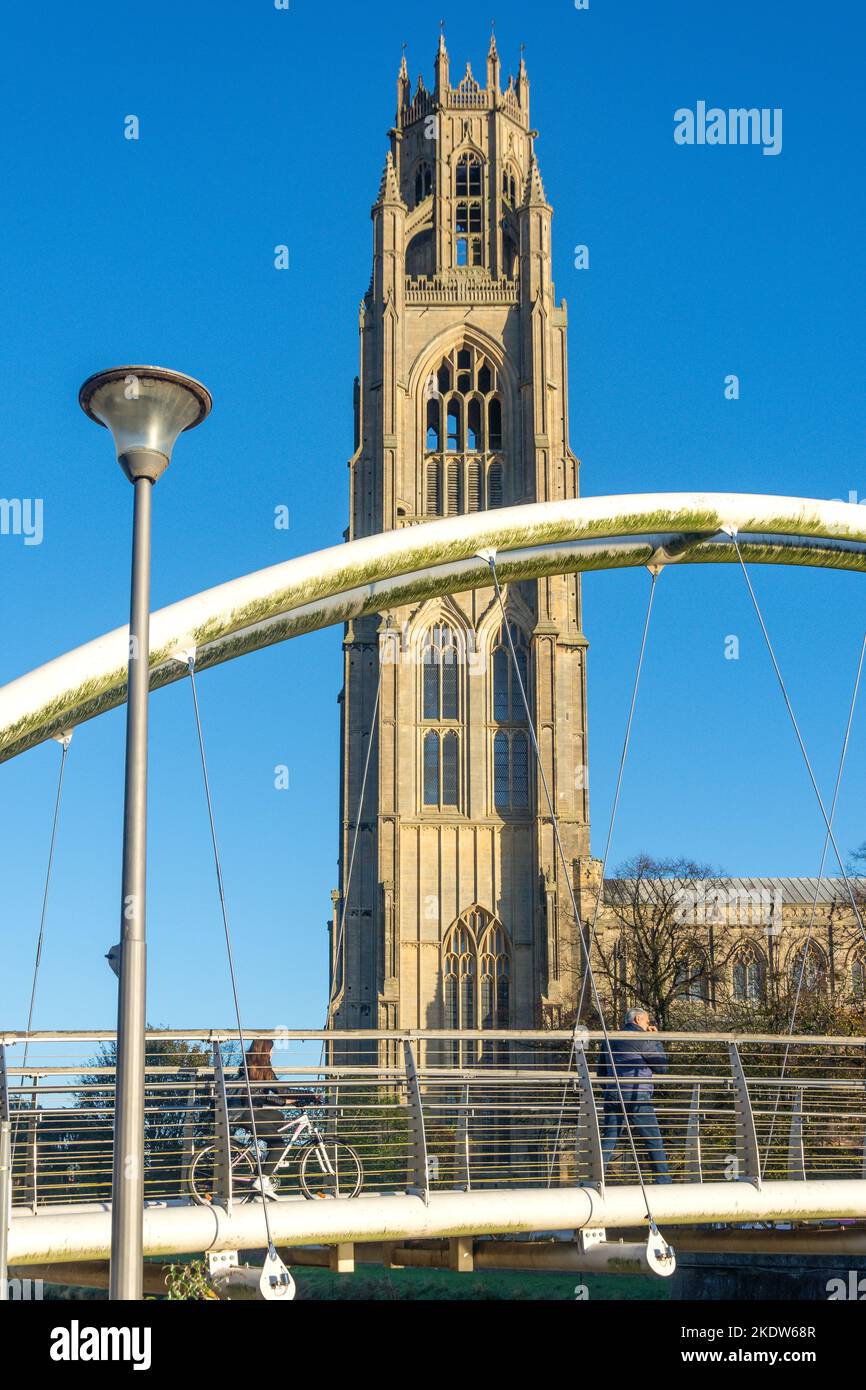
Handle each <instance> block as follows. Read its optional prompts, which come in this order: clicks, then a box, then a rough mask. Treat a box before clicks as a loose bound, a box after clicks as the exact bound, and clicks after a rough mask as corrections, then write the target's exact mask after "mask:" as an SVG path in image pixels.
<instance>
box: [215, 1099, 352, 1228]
mask: <svg viewBox="0 0 866 1390" xmlns="http://www.w3.org/2000/svg"><path fill="white" fill-rule="evenodd" d="M314 1099H315V1098H314V1097H312V1096H311V1097H310V1101H311V1102H312V1101H313V1100H314ZM278 1133H279V1134H281V1135H285V1136H286V1142H285V1147H284V1149H283V1152H282V1153H281V1155H280V1158H279V1161H278V1163H277V1165H276V1167H275V1169H274V1172H273V1175H272V1177H271V1179H270V1184H269V1185H268V1183H267V1179H266V1195H267V1196H269V1197H272V1198H276V1199H279V1198H280V1197H282V1196H286V1195H287V1192H288V1189H289V1183H288V1180H287V1175H288V1171H289V1169H290V1168H291V1166H292V1162H291V1160H290V1157H289V1155H290V1154H291V1151H292V1149H295V1148H296V1147H297V1149H298V1151H299V1152H300V1163H299V1165H298V1180H299V1182H300V1186H301V1191H302V1193H303V1194H304V1196H305V1197H308V1198H310V1199H312V1198H315V1197H357V1195H358V1193H359V1192H360V1191H361V1188H362V1186H363V1184H364V1168H363V1165H362V1163H361V1160H360V1158H359V1157H358V1155H357V1153H356V1152H355V1150H354V1149H353V1148H352V1147H351V1145H350V1144H343V1143H341V1142H338V1141H337V1140H333V1139H326V1138H325V1136H324V1134H323V1133H322V1131H321V1130H320V1129H318V1128H317V1127H316V1125H314V1124H313V1122H312V1120H311V1119H310V1117H309V1115H308V1114H306V1112H304V1113H303V1114H302V1115H300V1116H299V1117H298V1118H297V1119H295V1120H289V1122H288V1124H286V1125H284V1126H283V1127H282V1128H281V1129H280V1130H278ZM218 1153H219V1151H218V1149H217V1146H216V1144H209V1145H208V1146H207V1148H205V1149H201V1150H200V1151H199V1152H198V1153H197V1154H196V1156H195V1158H194V1159H193V1161H192V1163H191V1165H190V1170H189V1186H190V1191H191V1192H192V1195H193V1198H194V1200H195V1201H196V1202H198V1204H199V1205H200V1206H211V1205H212V1204H213V1201H214V1197H215V1193H216V1190H217V1185H218V1184H217V1175H218ZM229 1163H230V1165H231V1173H232V1193H233V1196H234V1197H235V1199H236V1200H237V1201H239V1202H253V1201H256V1200H257V1199H258V1198H260V1197H261V1196H262V1192H261V1189H260V1187H259V1180H258V1165H257V1163H256V1153H255V1145H254V1142H253V1138H252V1135H250V1137H249V1139H247V1140H246V1141H245V1142H244V1143H240V1142H239V1141H238V1140H236V1139H230V1140H229ZM281 1175H282V1176H281Z"/></svg>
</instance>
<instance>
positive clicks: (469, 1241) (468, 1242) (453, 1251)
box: [448, 1236, 475, 1274]
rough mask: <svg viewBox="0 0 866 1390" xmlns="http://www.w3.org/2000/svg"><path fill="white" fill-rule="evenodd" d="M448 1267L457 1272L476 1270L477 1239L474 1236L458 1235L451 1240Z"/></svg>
mask: <svg viewBox="0 0 866 1390" xmlns="http://www.w3.org/2000/svg"><path fill="white" fill-rule="evenodd" d="M448 1268H449V1269H451V1270H454V1272H455V1273H456V1274H473V1273H474V1272H475V1241H474V1240H473V1238H472V1236H457V1237H456V1239H453V1240H449V1242H448Z"/></svg>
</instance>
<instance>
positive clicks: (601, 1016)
mask: <svg viewBox="0 0 866 1390" xmlns="http://www.w3.org/2000/svg"><path fill="white" fill-rule="evenodd" d="M485 558H486V559H487V563H488V565H489V566H490V573H491V575H492V577H493V587H494V589H495V591H496V597H497V599H498V600H499V607H500V609H501V610H502V625H503V628H504V630H505V636H506V639H507V641H508V646H509V650H510V652H511V661H512V667H513V670H514V673H515V675H516V677H517V684H518V687H519V689H520V697H521V701H522V703H523V708H524V712H525V714H526V722H527V726H528V728H529V737H530V740H531V742H532V747H533V750H534V752H535V760H536V765H537V767H538V771H539V773H540V775H541V781H542V785H543V787H544V795H545V799H546V801H547V806H548V811H549V813H550V819H551V824H552V826H553V834H554V839H555V841H556V845H557V848H558V850H559V854H560V858H561V859H562V868H563V875H564V878H565V884H566V887H567V889H568V894H569V897H570V899H571V909H572V912H573V914H574V922H575V926H576V927H577V929H578V931H580V918H579V915H578V911H577V901H576V899H575V896H574V886H573V884H572V882H571V874H570V872H569V868H568V860H567V859H566V856H565V848H564V846H563V843H562V836H561V834H560V830H559V818H558V816H557V814H556V809H555V807H554V804H553V797H552V796H551V792H550V786H549V783H548V780H547V774H546V772H545V770H544V763H543V762H542V758H541V750H540V748H539V746H538V738H537V736H536V732H535V724H534V721H533V718H532V711H531V710H530V708H529V699H528V696H527V693H526V687H525V685H524V682H523V676H522V675H521V671H520V666H519V663H518V661H517V653H516V651H515V649H514V639H513V637H512V635H511V627H510V624H509V622H508V614H507V612H506V608H505V600H504V599H503V597H502V590H501V588H500V586H499V575H498V572H497V569H496V556H495V554H490V555H487V556H485ZM650 574H651V579H652V584H651V588H650V601H649V606H648V609H647V617H646V623H645V625H644V634H643V641H642V642H641V650H640V659H639V663H638V670H637V677H636V680H635V688H634V693H633V695H632V705H631V709H630V712H629V733H630V732H631V723H632V718H633V715H634V704H635V699H636V697H637V686H638V683H639V681H640V673H641V668H642V666H643V659H644V654H645V651H646V637H647V630H648V627H649V619H650V615H651V613H652V604H653V596H654V594H655V586H656V579H657V577H658V570H656V569H653V570H651V571H650ZM627 748H628V736H627V737H626V743H625V747H624V749H623V762H624V761H625V753H626V750H627ZM621 780H622V766H621V767H620V782H621ZM618 790H619V784H618V788H617V791H618ZM615 814H616V805H614V815H615ZM612 829H613V817H612V818H611V833H612ZM609 849H610V833H609V835H608V844H607V850H606V854H607V852H608V851H609ZM605 862H606V859H605ZM603 894H604V877H603V875H602V883H601V891H600V894H599V900H597V901H596V909H595V916H594V919H593V924H594V923H595V919H596V918H597V917H598V907H599V901H600V898H601V896H603ZM586 970H587V975H588V978H589V980H590V984H591V987H592V995H593V999H594V1000H595V1006H596V1010H597V1011H598V1016H599V1019H600V1021H601V1031H602V1034H603V1037H604V1046H605V1048H606V1055H607V1056H608V1057H609V1059H610V1064H611V1072H612V1074H613V1079H614V1082H615V1084H616V1091H617V1097H618V1100H619V1105H620V1113H621V1114H622V1117H623V1120H624V1121H625V1130H626V1134H627V1136H628V1142H629V1147H630V1149H631V1153H632V1158H633V1159H634V1164H635V1168H636V1170H637V1177H638V1182H639V1184H640V1189H641V1195H642V1197H643V1201H644V1206H645V1207H646V1214H647V1221H648V1222H649V1226H650V1229H651V1231H653V1232H654V1233H656V1232H657V1231H658V1227H657V1226H656V1223H655V1218H654V1217H653V1214H652V1208H651V1206H650V1200H649V1193H648V1192H647V1188H646V1182H645V1180H644V1176H643V1171H642V1169H641V1164H640V1158H639V1157H638V1152H637V1146H636V1144H635V1140H634V1134H633V1132H632V1127H631V1121H630V1119H629V1116H628V1112H627V1110H626V1105H625V1100H624V1098H623V1093H622V1086H621V1084H620V1077H619V1073H618V1071H617V1066H616V1061H615V1059H614V1054H613V1050H612V1048H611V1043H610V1035H609V1031H608V1027H607V1023H606V1021H605V1016H604V1008H603V1005H602V1002H601V997H600V995H599V991H598V987H597V984H596V980H595V974H594V972H593V969H592V961H591V959H590V956H589V952H587V956H586ZM578 1017H579V1015H578ZM577 1032H578V1029H577V1022H576V1023H575V1030H574V1038H573V1040H572V1045H571V1052H570V1054H569V1062H568V1069H569V1071H570V1070H571V1065H572V1060H573V1058H574V1055H575V1052H576V1049H577ZM564 1108H565V1097H564V1095H563V1104H562V1109H563V1110H564ZM561 1126H562V1111H560V1117H559V1125H558V1126H557V1133H556V1140H555V1142H554V1147H553V1153H554V1158H555V1155H556V1150H557V1148H558V1145H559V1135H560V1132H561ZM550 1182H551V1177H550V1174H548V1187H549V1186H550Z"/></svg>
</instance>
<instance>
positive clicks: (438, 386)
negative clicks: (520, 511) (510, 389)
mask: <svg viewBox="0 0 866 1390" xmlns="http://www.w3.org/2000/svg"><path fill="white" fill-rule="evenodd" d="M420 429H421V433H422V435H423V440H424V463H423V468H422V486H423V499H422V500H423V511H424V514H425V515H426V516H459V515H460V514H462V513H464V512H479V511H484V510H486V509H487V508H493V507H503V506H505V505H507V503H508V501H509V498H508V496H507V475H506V468H505V459H504V456H503V455H504V447H503V446H504V445H505V444H506V440H505V438H504V429H503V404H502V395H501V390H500V381H499V374H498V371H497V368H496V367H495V366H494V365H493V363H491V362H489V361H488V360H487V358H485V356H484V353H483V352H482V351H480V350H479V349H478V348H476V347H474V346H470V345H468V344H464V345H462V346H461V347H459V348H455V349H454V350H453V351H452V352H450V353H449V354H448V356H447V357H446V358H445V360H444V361H443V362H442V363H441V364H440V366H439V368H438V369H437V370H436V371H434V372H431V374H430V376H429V377H428V379H427V381H426V383H425V388H424V400H423V416H422V419H421V422H420Z"/></svg>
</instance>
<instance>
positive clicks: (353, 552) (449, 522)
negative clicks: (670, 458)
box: [0, 492, 866, 762]
mask: <svg viewBox="0 0 866 1390" xmlns="http://www.w3.org/2000/svg"><path fill="white" fill-rule="evenodd" d="M732 531H733V532H736V534H737V536H738V540H739V545H740V548H741V551H742V554H743V558H744V559H745V560H746V561H748V562H750V563H759V564H786V565H814V566H822V567H825V568H830V569H847V570H855V571H861V572H862V571H866V509H864V508H863V507H861V506H858V505H856V504H852V503H848V502H828V501H821V500H818V499H808V498H799V497H774V496H758V495H752V494H748V493H716V492H707V493H702V492H699V493H641V494H635V495H630V496H629V495H625V496H614V497H592V498H579V499H572V500H569V501H564V502H543V503H533V504H529V505H525V506H520V507H510V508H506V509H503V510H501V511H492V512H477V513H474V514H472V515H469V516H459V517H449V518H448V519H446V520H444V521H434V522H429V523H427V524H424V525H419V526H408V527H404V528H401V529H399V530H396V531H388V532H385V533H384V534H382V535H377V536H369V537H366V538H364V539H363V540H358V541H352V542H350V543H349V544H347V545H340V546H334V547H332V548H331V549H329V550H322V551H318V552H316V553H315V554H312V555H304V556H300V557H298V558H297V559H294V560H287V561H285V562H284V563H283V564H280V565H273V566H271V567H269V568H268V569H264V570H259V571H257V572H256V573H254V574H248V575H244V576H243V577H242V578H240V579H235V580H232V581H230V582H229V583H226V584H220V585H218V586H217V587H216V588H213V589H207V590H205V591H204V592H202V593H200V594H196V595H194V596H193V597H192V598H188V599H184V600H182V601H181V602H179V603H174V604H172V605H170V607H168V608H163V609H161V610H160V611H159V612H157V613H154V614H153V617H152V619H151V636H150V641H151V646H150V654H149V660H150V668H151V677H150V683H151V689H156V688H158V687H160V686H163V685H168V684H170V683H171V682H172V681H175V680H179V679H180V678H181V677H183V676H184V675H185V674H186V665H185V663H184V664H181V663H179V662H178V661H177V659H176V657H177V654H178V653H179V652H182V651H184V650H189V649H191V648H194V649H195V650H196V666H197V668H198V669H199V670H201V669H202V668H205V667H208V666H216V665H219V664H220V663H221V662H223V661H230V660H232V659H233V658H234V657H238V656H243V655H245V654H246V653H248V652H252V651H257V650H258V649H259V648H262V647H267V646H271V645H272V644H273V643H275V642H282V641H285V640H286V639H288V638H291V637H297V636H300V635H301V634H302V633H305V632H313V631H315V630H317V629H319V628H323V627H328V626H330V625H331V624H334V623H341V622H344V621H346V620H348V619H350V618H356V617H360V616H361V615H363V614H368V613H376V612H379V611H381V610H382V609H385V608H389V607H393V606H395V605H398V604H403V603H408V602H417V601H418V600H421V599H424V598H429V597H433V596H436V595H441V594H449V593H458V592H464V591H466V590H469V589H476V588H484V587H485V586H487V585H488V584H489V583H490V570H489V566H488V564H487V562H486V560H485V559H484V558H482V557H481V556H480V555H479V552H480V551H488V550H493V551H495V552H496V556H497V568H498V571H499V577H500V579H501V581H502V582H503V583H508V582H514V581H515V580H521V579H534V578H538V577H541V576H543V575H549V574H567V573H574V572H578V571H587V570H600V569H616V568H625V567H629V566H642V565H643V566H645V565H648V564H650V563H660V564H675V563H676V564H682V563H690V564H695V563H714V562H730V561H735V560H736V559H737V554H736V550H735V548H734V546H733V544H732V542H731V538H730V533H731V532H732ZM127 647H128V629H127V628H126V627H120V628H116V629H115V630H114V632H110V633H107V634H106V635H105V636H104V637H99V638H97V639H96V640H95V641H93V642H88V643H87V644H85V645H84V646H82V647H78V648H76V649H75V650H74V651H71V652H68V653H67V654H66V655H65V656H61V657H58V658H57V659H56V660H54V661H50V662H48V663H47V664H46V665H45V666H40V667H38V668H37V669H36V670H34V671H31V672H30V673H29V674H27V675H25V676H21V677H20V678H19V679H18V680H15V681H12V682H10V683H9V684H8V685H6V686H4V687H3V688H2V689H0V762H5V761H7V760H8V759H10V758H13V757H16V756H17V755H18V754H19V753H23V752H24V751H25V750H26V749H28V748H32V747H34V746H35V745H36V744H38V743H42V742H44V741H45V740H46V739H48V738H52V737H54V736H56V735H57V734H60V733H62V732H63V731H65V730H67V729H69V728H72V727H74V726H76V725H78V724H81V723H83V722H84V721H85V720H87V719H92V718H94V716H96V715H98V714H102V713H104V712H105V711H106V710H109V709H113V708H115V707H116V706H118V705H120V704H123V702H124V701H125V699H126V678H127V670H126V668H127Z"/></svg>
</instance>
